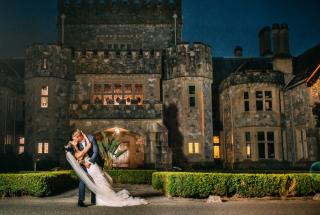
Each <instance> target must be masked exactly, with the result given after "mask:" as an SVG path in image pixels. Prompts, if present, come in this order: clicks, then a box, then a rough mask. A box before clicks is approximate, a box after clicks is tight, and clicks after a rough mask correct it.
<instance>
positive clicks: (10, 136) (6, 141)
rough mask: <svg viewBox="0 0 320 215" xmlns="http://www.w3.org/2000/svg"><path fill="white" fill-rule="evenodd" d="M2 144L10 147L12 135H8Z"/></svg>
mask: <svg viewBox="0 0 320 215" xmlns="http://www.w3.org/2000/svg"><path fill="white" fill-rule="evenodd" d="M4 144H5V145H11V144H12V135H10V134H8V135H6V136H5V140H4Z"/></svg>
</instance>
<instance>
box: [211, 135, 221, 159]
mask: <svg viewBox="0 0 320 215" xmlns="http://www.w3.org/2000/svg"><path fill="white" fill-rule="evenodd" d="M212 142H213V158H214V159H220V137H219V136H213V138H212Z"/></svg>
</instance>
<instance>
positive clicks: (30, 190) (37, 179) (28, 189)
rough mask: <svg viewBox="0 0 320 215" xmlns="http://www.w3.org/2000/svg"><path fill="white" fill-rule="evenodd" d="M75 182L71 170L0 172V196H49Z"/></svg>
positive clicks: (75, 177) (69, 187) (75, 183)
mask: <svg viewBox="0 0 320 215" xmlns="http://www.w3.org/2000/svg"><path fill="white" fill-rule="evenodd" d="M77 184H78V178H77V176H76V175H75V174H74V173H73V172H72V171H59V172H37V173H20V174H19V173H17V174H0V196H21V195H31V196H37V197H41V196H50V195H54V194H58V193H61V192H64V191H67V190H68V189H71V188H74V187H76V185H77Z"/></svg>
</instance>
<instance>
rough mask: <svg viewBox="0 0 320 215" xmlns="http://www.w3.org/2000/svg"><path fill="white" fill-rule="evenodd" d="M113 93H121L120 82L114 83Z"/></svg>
mask: <svg viewBox="0 0 320 215" xmlns="http://www.w3.org/2000/svg"><path fill="white" fill-rule="evenodd" d="M114 94H120V95H121V94H122V88H121V85H120V84H116V85H114Z"/></svg>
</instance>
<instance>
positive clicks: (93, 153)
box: [72, 130, 102, 207]
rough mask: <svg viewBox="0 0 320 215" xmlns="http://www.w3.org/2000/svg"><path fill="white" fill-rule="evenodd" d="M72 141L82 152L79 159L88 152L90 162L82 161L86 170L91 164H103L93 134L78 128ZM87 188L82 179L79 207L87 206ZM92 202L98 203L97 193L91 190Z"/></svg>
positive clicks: (82, 165)
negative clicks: (85, 132) (85, 202)
mask: <svg viewBox="0 0 320 215" xmlns="http://www.w3.org/2000/svg"><path fill="white" fill-rule="evenodd" d="M72 142H73V144H76V145H77V146H78V149H79V150H80V151H81V153H80V154H78V155H77V156H76V158H77V159H79V157H84V156H85V154H88V156H89V157H90V159H89V162H85V161H84V160H82V161H80V164H81V167H82V169H83V170H84V171H85V172H87V169H89V168H90V166H91V164H94V163H97V164H98V165H101V161H102V159H101V157H100V155H99V148H98V144H97V141H96V138H95V137H94V136H93V135H90V134H89V135H85V134H84V133H82V131H80V130H76V131H75V132H74V133H73V134H72ZM88 142H89V143H88ZM90 143H91V144H90ZM89 145H91V147H88V146H89ZM85 190H86V185H85V184H84V182H83V181H81V180H80V183H79V199H78V207H86V205H85V204H84V200H85ZM91 203H92V204H94V205H95V204H96V195H95V194H94V193H93V192H91Z"/></svg>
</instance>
